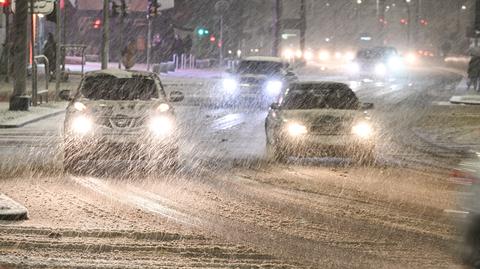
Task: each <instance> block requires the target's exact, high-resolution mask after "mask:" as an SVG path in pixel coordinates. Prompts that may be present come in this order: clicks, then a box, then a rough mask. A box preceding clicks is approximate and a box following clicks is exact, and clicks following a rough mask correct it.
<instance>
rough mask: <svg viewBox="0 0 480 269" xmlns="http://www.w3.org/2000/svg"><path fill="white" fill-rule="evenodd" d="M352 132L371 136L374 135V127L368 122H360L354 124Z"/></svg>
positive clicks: (361, 135) (362, 135)
mask: <svg viewBox="0 0 480 269" xmlns="http://www.w3.org/2000/svg"><path fill="white" fill-rule="evenodd" d="M352 133H353V134H355V135H357V136H358V137H361V138H370V137H371V136H372V135H373V128H372V126H371V124H370V123H368V122H359V123H357V124H356V125H354V126H353V128H352Z"/></svg>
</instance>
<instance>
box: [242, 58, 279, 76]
mask: <svg viewBox="0 0 480 269" xmlns="http://www.w3.org/2000/svg"><path fill="white" fill-rule="evenodd" d="M282 67H283V64H282V63H277V62H268V61H242V62H240V64H239V66H238V69H237V71H238V73H240V74H276V73H280V72H281V70H282Z"/></svg>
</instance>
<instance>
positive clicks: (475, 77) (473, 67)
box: [467, 54, 480, 91]
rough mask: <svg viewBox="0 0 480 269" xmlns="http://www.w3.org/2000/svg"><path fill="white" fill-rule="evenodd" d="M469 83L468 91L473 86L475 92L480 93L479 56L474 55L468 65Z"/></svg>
mask: <svg viewBox="0 0 480 269" xmlns="http://www.w3.org/2000/svg"><path fill="white" fill-rule="evenodd" d="M467 72H468V82H467V86H468V87H467V90H470V87H471V86H473V90H475V91H479V90H480V83H479V79H480V56H479V55H476V54H474V55H472V58H471V59H470V62H469V63H468V71H467Z"/></svg>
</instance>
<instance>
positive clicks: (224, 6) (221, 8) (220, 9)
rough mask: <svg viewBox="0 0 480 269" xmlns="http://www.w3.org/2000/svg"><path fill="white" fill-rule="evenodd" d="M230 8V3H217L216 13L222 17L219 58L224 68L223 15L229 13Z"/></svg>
mask: <svg viewBox="0 0 480 269" xmlns="http://www.w3.org/2000/svg"><path fill="white" fill-rule="evenodd" d="M229 7H230V2H228V1H226V0H220V1H218V2H217V3H215V11H216V12H217V14H218V15H219V16H220V40H219V41H218V49H219V53H218V57H219V66H220V67H222V66H223V43H224V42H223V15H224V14H225V13H226V12H227V10H228V8H229Z"/></svg>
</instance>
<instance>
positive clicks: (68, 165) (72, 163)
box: [63, 147, 80, 174]
mask: <svg viewBox="0 0 480 269" xmlns="http://www.w3.org/2000/svg"><path fill="white" fill-rule="evenodd" d="M79 162H80V158H78V157H77V156H75V155H74V154H73V153H72V152H71V150H70V149H68V148H67V147H66V148H65V150H64V151H63V172H64V173H69V174H74V173H77V172H78V170H79V166H78V163H79Z"/></svg>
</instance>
